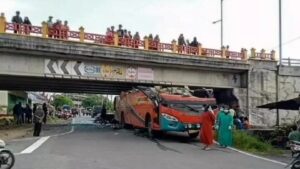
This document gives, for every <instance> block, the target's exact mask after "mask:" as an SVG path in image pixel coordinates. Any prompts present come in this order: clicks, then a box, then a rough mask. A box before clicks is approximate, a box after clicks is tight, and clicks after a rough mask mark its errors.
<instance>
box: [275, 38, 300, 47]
mask: <svg viewBox="0 0 300 169" xmlns="http://www.w3.org/2000/svg"><path fill="white" fill-rule="evenodd" d="M299 39H300V36H297V37H296V38H293V39H290V40H288V41H286V42H284V43H282V46H285V45H288V44H290V43H293V42H295V41H297V40H299ZM274 48H279V45H277V46H274V47H272V49H274Z"/></svg>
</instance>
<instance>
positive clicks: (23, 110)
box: [21, 106, 26, 124]
mask: <svg viewBox="0 0 300 169" xmlns="http://www.w3.org/2000/svg"><path fill="white" fill-rule="evenodd" d="M21 109H22V115H21V120H22V124H24V123H25V122H26V107H23V106H22V108H21Z"/></svg>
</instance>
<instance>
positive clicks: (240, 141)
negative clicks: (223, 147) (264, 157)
mask: <svg viewBox="0 0 300 169" xmlns="http://www.w3.org/2000/svg"><path fill="white" fill-rule="evenodd" d="M233 139H234V146H235V147H236V148H238V149H240V150H244V151H248V152H251V153H256V154H282V151H280V150H278V149H275V148H274V147H272V145H271V144H269V143H266V142H263V141H261V140H259V139H258V138H257V137H255V136H252V135H249V134H248V133H246V132H245V131H235V132H234V135H233Z"/></svg>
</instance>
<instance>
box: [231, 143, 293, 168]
mask: <svg viewBox="0 0 300 169" xmlns="http://www.w3.org/2000/svg"><path fill="white" fill-rule="evenodd" d="M228 149H230V150H233V151H236V152H238V153H241V154H244V155H247V156H250V157H254V158H258V159H261V160H265V161H269V162H272V163H275V164H280V165H283V166H287V165H288V164H287V163H284V162H280V161H277V160H272V159H269V158H265V157H261V156H257V155H254V154H250V153H247V152H244V151H241V150H238V149H235V148H232V147H228Z"/></svg>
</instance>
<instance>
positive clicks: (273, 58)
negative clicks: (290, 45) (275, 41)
mask: <svg viewBox="0 0 300 169" xmlns="http://www.w3.org/2000/svg"><path fill="white" fill-rule="evenodd" d="M271 60H276V58H275V50H272V51H271Z"/></svg>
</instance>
